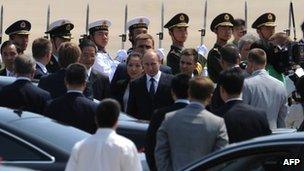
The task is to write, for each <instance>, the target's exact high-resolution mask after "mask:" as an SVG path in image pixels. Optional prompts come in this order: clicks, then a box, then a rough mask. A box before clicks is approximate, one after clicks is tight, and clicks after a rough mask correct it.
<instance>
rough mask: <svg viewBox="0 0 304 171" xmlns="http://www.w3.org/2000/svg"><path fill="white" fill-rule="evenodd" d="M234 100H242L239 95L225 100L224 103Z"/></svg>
mask: <svg viewBox="0 0 304 171" xmlns="http://www.w3.org/2000/svg"><path fill="white" fill-rule="evenodd" d="M234 100H243V99H242V98H241V97H236V98H231V99H228V100H226V101H225V103H228V102H230V101H234Z"/></svg>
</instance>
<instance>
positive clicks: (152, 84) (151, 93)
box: [149, 78, 155, 97]
mask: <svg viewBox="0 0 304 171" xmlns="http://www.w3.org/2000/svg"><path fill="white" fill-rule="evenodd" d="M150 82H151V83H150V89H149V94H150V96H151V97H153V96H154V94H155V86H154V82H155V80H154V78H150Z"/></svg>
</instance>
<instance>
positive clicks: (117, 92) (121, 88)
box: [111, 79, 130, 109]
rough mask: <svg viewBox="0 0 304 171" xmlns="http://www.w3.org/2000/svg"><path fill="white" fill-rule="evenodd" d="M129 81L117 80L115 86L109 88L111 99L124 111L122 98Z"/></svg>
mask: <svg viewBox="0 0 304 171" xmlns="http://www.w3.org/2000/svg"><path fill="white" fill-rule="evenodd" d="M129 81H130V80H129V79H122V80H118V81H117V82H116V84H115V85H113V86H112V87H111V97H112V98H114V99H116V100H117V101H118V102H119V103H120V106H121V108H122V109H124V103H123V96H124V94H125V91H126V89H127V86H128V84H129Z"/></svg>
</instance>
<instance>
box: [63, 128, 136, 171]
mask: <svg viewBox="0 0 304 171" xmlns="http://www.w3.org/2000/svg"><path fill="white" fill-rule="evenodd" d="M65 170H66V171H78V170H79V171H83V170H92V171H98V170H100V171H101V170H102V171H103V170H104V171H141V170H142V166H141V163H140V160H139V157H138V154H137V149H136V147H135V145H134V143H133V142H132V141H130V140H129V139H127V138H125V137H123V136H120V135H118V134H117V133H116V132H115V131H114V130H113V129H110V128H102V129H98V130H97V131H96V133H95V134H94V135H92V136H91V137H89V138H87V139H85V140H82V141H80V142H78V143H76V144H75V146H74V148H73V150H72V154H71V156H70V159H69V161H68V163H67V166H66V168H65Z"/></svg>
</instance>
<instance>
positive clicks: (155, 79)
mask: <svg viewBox="0 0 304 171" xmlns="http://www.w3.org/2000/svg"><path fill="white" fill-rule="evenodd" d="M160 76H161V72H160V71H158V73H157V74H156V75H154V76H153V78H154V90H155V93H156V91H157V87H158V83H159V80H160ZM146 77H147V80H146V85H147V90H148V92H150V85H151V81H150V79H151V78H152V77H151V76H150V75H148V74H146Z"/></svg>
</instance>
